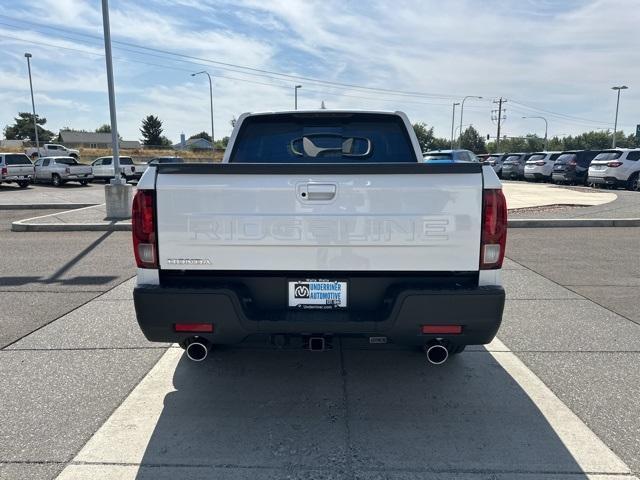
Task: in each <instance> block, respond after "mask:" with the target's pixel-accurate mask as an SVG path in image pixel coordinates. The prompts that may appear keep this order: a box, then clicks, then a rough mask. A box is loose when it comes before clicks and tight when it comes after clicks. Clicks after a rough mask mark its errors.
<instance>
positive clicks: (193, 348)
mask: <svg viewBox="0 0 640 480" xmlns="http://www.w3.org/2000/svg"><path fill="white" fill-rule="evenodd" d="M208 354H209V342H207V341H206V340H205V339H203V338H196V339H194V340H193V341H191V342H189V345H187V357H189V360H192V361H194V362H202V361H203V360H204V359H205V358H207V355H208Z"/></svg>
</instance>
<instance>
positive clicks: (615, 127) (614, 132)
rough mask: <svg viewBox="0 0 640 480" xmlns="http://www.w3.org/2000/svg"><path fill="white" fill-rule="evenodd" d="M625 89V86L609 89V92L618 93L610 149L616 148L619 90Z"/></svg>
mask: <svg viewBox="0 0 640 480" xmlns="http://www.w3.org/2000/svg"><path fill="white" fill-rule="evenodd" d="M627 88H629V87H627V86H626V85H622V86H620V87H611V90H617V91H618V100H617V101H616V121H615V123H614V124H613V142H612V145H611V148H616V132H617V131H618V107H620V90H626V89H627Z"/></svg>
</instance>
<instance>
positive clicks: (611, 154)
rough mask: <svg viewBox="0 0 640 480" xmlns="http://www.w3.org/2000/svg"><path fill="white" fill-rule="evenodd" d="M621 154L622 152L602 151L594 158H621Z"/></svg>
mask: <svg viewBox="0 0 640 480" xmlns="http://www.w3.org/2000/svg"><path fill="white" fill-rule="evenodd" d="M621 155H622V152H601V153H599V154H598V155H596V156H595V158H594V159H593V160H594V161H595V160H616V159H618V158H620V156H621Z"/></svg>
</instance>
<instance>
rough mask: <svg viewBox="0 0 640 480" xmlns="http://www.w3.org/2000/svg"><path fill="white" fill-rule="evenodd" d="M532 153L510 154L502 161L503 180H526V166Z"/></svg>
mask: <svg viewBox="0 0 640 480" xmlns="http://www.w3.org/2000/svg"><path fill="white" fill-rule="evenodd" d="M530 156H531V153H508V154H505V156H504V159H503V161H502V178H506V179H510V180H520V179H523V178H524V165H525V163H527V160H528V159H529V157H530Z"/></svg>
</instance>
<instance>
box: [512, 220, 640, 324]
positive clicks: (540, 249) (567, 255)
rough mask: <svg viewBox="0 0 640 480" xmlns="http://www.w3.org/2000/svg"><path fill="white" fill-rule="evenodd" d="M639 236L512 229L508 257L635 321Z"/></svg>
mask: <svg viewBox="0 0 640 480" xmlns="http://www.w3.org/2000/svg"><path fill="white" fill-rule="evenodd" d="M639 237H640V229H638V228H580V229H573V228H554V229H545V228H528V229H523V230H518V229H511V230H509V234H508V239H507V255H508V256H509V257H511V259H513V260H515V261H517V262H519V263H521V264H522V265H523V266H525V267H527V268H530V269H531V270H534V271H536V272H538V273H540V274H542V275H544V276H545V277H547V278H549V279H551V280H552V281H553V282H555V283H557V284H559V285H562V286H564V287H566V288H567V289H569V290H571V291H573V292H575V293H576V294H578V295H582V296H584V297H586V298H588V299H589V300H591V301H593V302H596V303H598V304H600V305H602V306H604V307H606V308H608V309H609V310H611V311H613V312H616V313H618V314H619V315H622V316H624V317H626V318H628V319H629V320H632V321H634V322H636V323H638V324H639V325H640V302H638V291H639V289H640V249H639V248H638V246H639V245H640V240H639ZM521 288H526V287H524V286H523V287H521Z"/></svg>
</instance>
